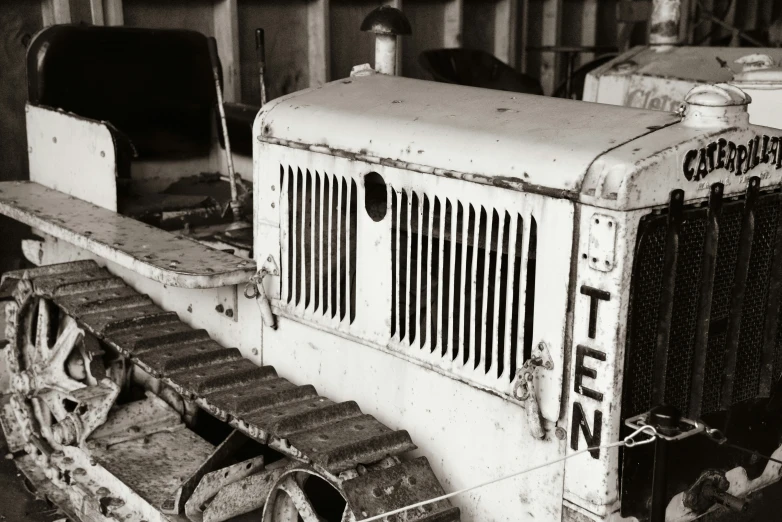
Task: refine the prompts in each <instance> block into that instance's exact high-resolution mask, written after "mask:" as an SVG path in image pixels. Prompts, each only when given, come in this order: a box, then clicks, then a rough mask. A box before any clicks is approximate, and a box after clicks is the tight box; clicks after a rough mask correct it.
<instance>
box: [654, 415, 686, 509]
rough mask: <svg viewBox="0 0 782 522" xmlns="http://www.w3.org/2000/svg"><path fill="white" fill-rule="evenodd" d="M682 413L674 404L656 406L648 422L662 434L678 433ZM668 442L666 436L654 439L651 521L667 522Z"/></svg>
mask: <svg viewBox="0 0 782 522" xmlns="http://www.w3.org/2000/svg"><path fill="white" fill-rule="evenodd" d="M680 419H681V415H680V413H679V411H678V410H677V409H676V408H674V407H672V406H664V405H663V406H656V407H655V408H652V411H650V412H649V419H648V424H649V425H650V426H652V427H653V428H655V429H656V430H657V431H658V432H659V433H660V434H662V435H671V436H673V435H676V434H677V433H678V432H679V431H680V428H679V421H680ZM668 444H670V442H669V441H667V440H665V438H664V437H657V438H656V439H655V441H654V467H653V471H652V505H651V510H650V511H651V513H650V514H649V520H650V522H665V510H666V508H667V507H668V477H667V473H668V470H667V468H668Z"/></svg>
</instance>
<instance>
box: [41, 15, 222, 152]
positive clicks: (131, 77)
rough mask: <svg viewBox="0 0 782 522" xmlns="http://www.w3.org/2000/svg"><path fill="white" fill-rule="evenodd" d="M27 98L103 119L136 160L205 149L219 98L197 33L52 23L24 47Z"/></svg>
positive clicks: (205, 49) (204, 43)
mask: <svg viewBox="0 0 782 522" xmlns="http://www.w3.org/2000/svg"><path fill="white" fill-rule="evenodd" d="M27 85H28V96H29V101H30V103H33V104H36V105H44V106H47V107H53V108H58V109H63V110H65V111H68V112H72V113H75V114H77V115H79V116H83V117H85V118H91V119H95V120H102V121H108V122H109V123H111V124H112V125H113V126H114V127H116V128H117V129H118V130H119V131H121V132H122V133H124V134H125V135H126V136H127V137H128V138H129V139H130V141H131V142H132V144H133V146H134V148H135V150H136V153H137V154H138V157H139V158H144V159H150V158H155V159H176V158H187V157H194V156H204V155H208V154H209V150H210V147H211V129H212V123H213V121H214V120H213V118H214V112H213V110H214V107H215V103H216V95H215V89H214V81H213V79H212V68H211V64H210V60H209V51H208V47H207V38H206V37H205V36H204V35H203V34H201V33H197V32H194V31H184V30H160V29H137V28H127V27H94V26H78V25H57V26H52V27H48V28H46V29H44V30H43V31H41V32H39V33H38V34H37V35H36V36H35V38H34V39H33V40H32V42H31V43H30V46H29V48H28V50H27Z"/></svg>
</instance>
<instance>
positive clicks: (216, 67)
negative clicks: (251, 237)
mask: <svg viewBox="0 0 782 522" xmlns="http://www.w3.org/2000/svg"><path fill="white" fill-rule="evenodd" d="M207 45H208V47H209V60H210V61H211V62H212V77H213V78H214V82H215V92H216V93H217V109H218V111H219V113H220V125H221V126H222V129H223V141H224V143H225V161H226V163H227V164H228V181H229V183H230V185H231V212H232V213H233V218H234V222H235V223H239V222H241V221H242V214H241V206H240V203H239V191H238V189H237V186H236V185H237V183H236V171H235V170H234V159H233V155H232V154H231V140H230V138H229V137H228V123H227V121H226V119H225V105H224V104H225V101H224V98H223V87H222V85H221V84H220V59H219V58H218V56H217V40H215V39H214V37H209V39H208V40H207Z"/></svg>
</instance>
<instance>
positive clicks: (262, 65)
mask: <svg viewBox="0 0 782 522" xmlns="http://www.w3.org/2000/svg"><path fill="white" fill-rule="evenodd" d="M255 52H256V53H257V54H258V77H259V78H258V79H259V81H260V83H261V107H263V106H264V105H266V78H265V76H266V43H265V41H264V37H263V29H261V28H260V27H259V28H258V29H256V30H255Z"/></svg>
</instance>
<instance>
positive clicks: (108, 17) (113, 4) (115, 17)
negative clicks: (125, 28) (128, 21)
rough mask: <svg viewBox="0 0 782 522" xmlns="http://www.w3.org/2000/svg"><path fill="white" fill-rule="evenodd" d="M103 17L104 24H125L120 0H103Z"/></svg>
mask: <svg viewBox="0 0 782 522" xmlns="http://www.w3.org/2000/svg"><path fill="white" fill-rule="evenodd" d="M103 17H104V21H105V23H106V25H110V26H117V25H125V13H124V12H123V11H122V0H103Z"/></svg>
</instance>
